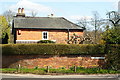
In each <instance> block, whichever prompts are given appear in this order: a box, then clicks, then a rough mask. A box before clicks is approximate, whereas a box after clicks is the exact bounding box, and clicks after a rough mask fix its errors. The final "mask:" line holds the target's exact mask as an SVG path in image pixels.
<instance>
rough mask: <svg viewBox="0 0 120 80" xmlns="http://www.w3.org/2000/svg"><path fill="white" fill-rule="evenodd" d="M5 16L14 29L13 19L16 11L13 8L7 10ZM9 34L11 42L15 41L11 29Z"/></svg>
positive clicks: (10, 26) (9, 25)
mask: <svg viewBox="0 0 120 80" xmlns="http://www.w3.org/2000/svg"><path fill="white" fill-rule="evenodd" d="M3 16H4V17H5V18H6V20H7V22H8V27H9V29H11V30H12V20H13V17H14V16H15V12H13V11H12V10H7V11H5V12H4V13H3ZM8 36H9V42H10V43H13V42H14V36H13V35H11V33H10V30H9V34H8Z"/></svg>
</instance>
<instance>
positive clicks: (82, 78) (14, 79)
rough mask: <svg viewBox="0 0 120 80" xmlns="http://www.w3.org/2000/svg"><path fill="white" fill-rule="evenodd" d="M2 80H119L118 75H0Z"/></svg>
mask: <svg viewBox="0 0 120 80" xmlns="http://www.w3.org/2000/svg"><path fill="white" fill-rule="evenodd" d="M1 75H2V80H120V76H119V75H117V74H116V75H114V74H112V75H110V74H107V75H34V74H1Z"/></svg>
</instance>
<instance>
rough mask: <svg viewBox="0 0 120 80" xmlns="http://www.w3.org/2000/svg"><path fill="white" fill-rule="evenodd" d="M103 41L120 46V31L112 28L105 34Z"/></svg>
mask: <svg viewBox="0 0 120 80" xmlns="http://www.w3.org/2000/svg"><path fill="white" fill-rule="evenodd" d="M102 36H103V40H104V41H105V42H106V43H107V44H120V29H119V28H117V29H115V28H111V29H109V28H108V29H107V30H106V31H105V32H104V33H103V35H102Z"/></svg>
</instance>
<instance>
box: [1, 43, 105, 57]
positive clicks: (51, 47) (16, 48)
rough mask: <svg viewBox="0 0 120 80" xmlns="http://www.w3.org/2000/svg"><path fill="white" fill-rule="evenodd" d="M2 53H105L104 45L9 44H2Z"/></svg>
mask: <svg viewBox="0 0 120 80" xmlns="http://www.w3.org/2000/svg"><path fill="white" fill-rule="evenodd" d="M2 54H3V55H5V54H42V55H47V54H49V55H103V54H104V45H98V44H84V45H83V44H81V45H75V44H69V45H68V44H7V45H2Z"/></svg>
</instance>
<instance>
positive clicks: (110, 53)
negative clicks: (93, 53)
mask: <svg viewBox="0 0 120 80" xmlns="http://www.w3.org/2000/svg"><path fill="white" fill-rule="evenodd" d="M107 48H108V50H107V54H106V62H107V64H106V68H107V69H113V70H120V45H118V44H114V45H111V46H108V47H107Z"/></svg>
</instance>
